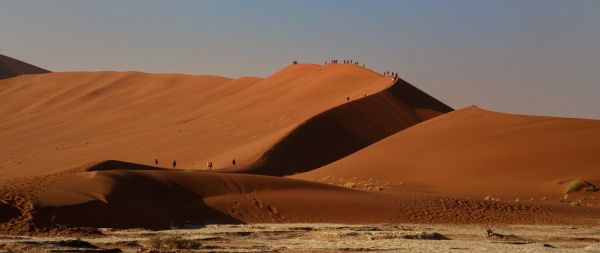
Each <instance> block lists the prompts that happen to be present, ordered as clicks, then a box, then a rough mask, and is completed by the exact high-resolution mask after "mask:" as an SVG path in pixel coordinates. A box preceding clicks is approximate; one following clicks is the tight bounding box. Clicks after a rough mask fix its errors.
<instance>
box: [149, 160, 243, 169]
mask: <svg viewBox="0 0 600 253" xmlns="http://www.w3.org/2000/svg"><path fill="white" fill-rule="evenodd" d="M154 164H155V165H156V166H158V158H154ZM231 165H232V166H233V167H235V159H233V160H231ZM176 167H177V161H176V160H173V169H175V168H176ZM212 168H213V163H212V162H211V161H208V162H206V169H207V170H212Z"/></svg>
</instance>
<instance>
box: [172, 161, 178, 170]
mask: <svg viewBox="0 0 600 253" xmlns="http://www.w3.org/2000/svg"><path fill="white" fill-rule="evenodd" d="M175 167H177V161H175V160H173V169H175Z"/></svg>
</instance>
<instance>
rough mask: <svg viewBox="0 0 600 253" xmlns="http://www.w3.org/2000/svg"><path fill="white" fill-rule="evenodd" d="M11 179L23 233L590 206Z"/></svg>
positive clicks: (397, 219) (470, 217)
mask: <svg viewBox="0 0 600 253" xmlns="http://www.w3.org/2000/svg"><path fill="white" fill-rule="evenodd" d="M20 182H21V185H13V187H14V188H12V190H13V191H18V192H21V193H27V196H24V197H21V198H22V199H21V200H20V203H22V204H20V205H17V204H15V203H12V202H10V201H8V202H10V203H7V204H4V203H0V207H2V209H5V213H3V215H5V216H3V217H4V219H6V220H7V221H4V222H3V223H2V224H0V232H5V233H6V232H8V233H23V232H27V231H29V232H31V231H33V229H34V228H55V227H56V226H57V225H58V224H61V225H68V226H89V227H115V228H134V227H144V228H169V227H171V226H184V225H186V224H187V225H201V224H207V223H306V222H311V223H315V222H317V223H321V222H325V223H351V224H365V223H406V222H413V223H528V224H531V223H556V224H563V223H567V224H568V223H572V224H579V223H582V222H583V223H589V222H590V220H591V219H593V218H595V217H597V215H598V214H597V213H594V212H593V210H594V209H582V208H579V209H573V208H571V207H569V206H563V207H556V206H550V207H549V206H543V205H523V204H520V203H497V202H490V201H483V200H469V199H464V198H450V197H443V196H442V197H441V196H435V195H429V194H423V193H414V192H408V193H406V194H401V193H396V194H386V193H375V192H363V191H356V190H352V189H346V188H342V187H338V186H332V185H328V184H321V183H314V182H308V181H302V180H295V179H289V178H281V177H270V176H262V175H248V174H234V173H216V172H200V171H179V170H146V169H141V170H133V169H131V168H130V167H128V168H127V169H125V170H121V169H119V165H117V166H115V167H113V169H109V170H102V171H90V172H79V173H66V174H65V173H63V174H62V175H60V176H54V177H52V176H43V177H37V178H29V179H25V180H21V181H20ZM5 186H7V185H5ZM2 193H3V188H0V195H1V194H2ZM9 209H12V211H11V210H9ZM566 217H568V218H566Z"/></svg>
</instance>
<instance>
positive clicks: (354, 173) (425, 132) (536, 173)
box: [293, 106, 600, 199]
mask: <svg viewBox="0 0 600 253" xmlns="http://www.w3.org/2000/svg"><path fill="white" fill-rule="evenodd" d="M599 151H600V121H599V120H586V119H570V118H556V117H539V116H523V115H513V114H505V113H497V112H491V111H486V110H482V109H479V108H477V107H474V106H472V107H468V108H465V109H461V110H458V111H455V112H451V113H448V114H445V115H442V116H440V117H437V118H435V119H432V120H429V121H426V122H423V123H420V124H418V125H415V126H413V127H411V128H409V129H406V130H404V131H401V132H399V133H397V134H395V135H393V136H390V137H388V138H386V139H384V140H382V141H380V142H377V143H375V144H373V145H371V146H369V147H367V148H365V149H363V150H361V151H359V152H356V153H355V154H353V155H351V156H348V157H345V158H344V159H341V160H339V161H337V162H334V163H332V164H329V165H327V166H324V167H322V168H319V169H317V170H314V171H311V172H308V173H303V174H299V175H295V176H293V177H294V178H298V179H320V178H323V177H326V176H331V177H343V178H352V177H357V178H359V179H363V180H364V179H369V178H373V179H377V180H380V181H382V182H394V183H395V182H404V183H405V186H404V187H405V188H411V189H420V190H425V191H429V192H439V193H450V194H457V195H462V196H465V195H466V196H477V197H484V196H486V195H492V196H496V197H498V196H505V197H507V196H508V197H511V198H512V199H514V198H516V197H520V198H521V199H529V198H530V197H536V198H538V197H541V196H548V197H549V198H550V197H552V198H553V199H557V198H558V197H559V196H562V191H563V188H564V186H563V185H558V184H556V181H557V180H563V181H568V180H572V179H576V178H580V179H583V180H589V181H592V182H600V173H599V170H598V169H599V168H600V155H599V153H598V152H599ZM398 188H402V187H398Z"/></svg>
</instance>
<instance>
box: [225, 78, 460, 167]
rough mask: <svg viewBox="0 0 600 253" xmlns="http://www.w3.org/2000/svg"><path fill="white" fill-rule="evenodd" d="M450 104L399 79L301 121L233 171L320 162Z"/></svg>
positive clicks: (333, 157)
mask: <svg viewBox="0 0 600 253" xmlns="http://www.w3.org/2000/svg"><path fill="white" fill-rule="evenodd" d="M449 111H452V108H450V107H449V106H447V105H445V104H444V103H442V102H440V101H438V100H437V99H435V98H433V97H431V96H429V95H427V94H426V93H424V92H422V91H421V90H419V89H418V88H416V87H414V86H412V85H411V84H409V83H407V82H406V81H404V80H401V79H400V80H397V81H396V82H395V83H394V84H393V85H392V86H391V87H389V88H387V89H385V90H383V91H381V92H378V93H376V94H373V95H370V96H366V97H363V98H360V99H358V100H355V101H351V102H349V103H346V104H343V105H340V106H337V107H334V108H332V109H330V110H327V111H325V112H323V113H320V114H318V115H316V116H315V117H313V118H311V119H309V120H308V121H306V122H304V123H303V124H302V125H300V126H299V127H298V128H296V129H294V130H293V131H291V132H290V133H289V134H288V135H287V136H285V137H284V138H283V139H282V140H281V141H279V142H277V143H276V145H275V146H274V147H272V148H270V149H269V150H268V151H267V152H266V153H265V154H264V155H263V156H262V157H261V158H260V159H259V160H258V161H257V162H255V163H252V164H249V165H248V166H245V167H241V168H238V169H236V170H232V171H237V172H244V173H254V174H262V175H274V176H283V175H291V174H295V173H298V172H305V171H309V170H312V169H315V168H319V167H321V166H323V165H326V164H328V163H330V162H333V161H336V160H338V159H340V158H343V157H345V156H347V155H350V154H351V153H353V152H356V151H358V150H360V149H362V148H364V147H366V146H368V145H370V144H372V143H374V142H376V141H379V140H381V139H383V138H385V137H387V136H390V135H392V134H394V133H396V132H398V131H401V130H402V129H405V128H407V127H410V126H412V125H414V124H417V123H420V122H423V121H425V120H428V119H430V118H433V117H436V116H438V115H441V114H443V113H446V112H449Z"/></svg>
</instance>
